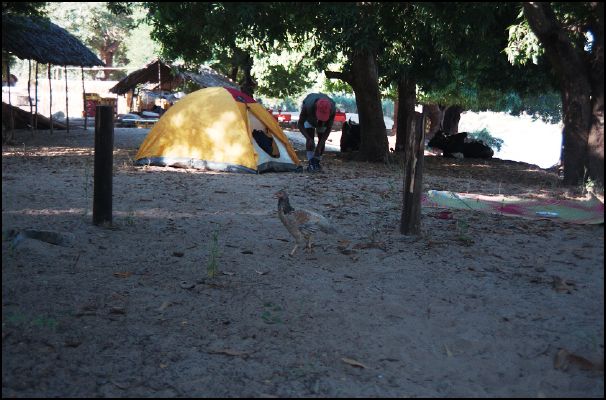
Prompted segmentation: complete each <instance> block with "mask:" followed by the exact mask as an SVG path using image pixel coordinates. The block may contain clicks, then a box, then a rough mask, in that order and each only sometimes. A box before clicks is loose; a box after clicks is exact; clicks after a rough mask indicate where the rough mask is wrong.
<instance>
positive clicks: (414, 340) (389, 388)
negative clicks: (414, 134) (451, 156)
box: [2, 129, 604, 397]
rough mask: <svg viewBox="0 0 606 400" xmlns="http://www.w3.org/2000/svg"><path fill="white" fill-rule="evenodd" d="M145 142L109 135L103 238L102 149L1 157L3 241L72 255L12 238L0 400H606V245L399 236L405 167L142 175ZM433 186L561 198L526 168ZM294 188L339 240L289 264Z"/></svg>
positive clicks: (449, 225) (493, 234)
mask: <svg viewBox="0 0 606 400" xmlns="http://www.w3.org/2000/svg"><path fill="white" fill-rule="evenodd" d="M146 132H147V131H146V130H133V129H116V137H115V148H116V153H115V156H114V164H115V174H114V181H113V210H114V213H113V216H114V217H113V218H114V221H113V222H114V224H113V226H112V227H111V228H101V227H97V226H94V225H92V223H91V221H92V216H91V207H92V189H93V187H92V172H93V156H92V154H93V146H94V140H93V133H92V132H91V131H90V130H89V131H88V133H84V132H82V131H76V132H72V133H71V134H70V135H66V134H65V133H64V132H57V131H55V132H54V134H53V136H52V137H51V136H50V135H48V132H40V133H39V134H38V135H37V136H36V137H34V138H31V137H30V136H29V133H28V132H18V134H17V137H16V138H17V142H18V143H22V144H20V145H15V146H4V147H3V149H2V227H3V232H7V230H8V229H13V230H17V231H19V230H23V229H26V228H30V229H37V230H52V231H55V232H59V233H61V234H62V235H65V236H64V237H65V238H66V240H67V241H66V244H67V245H68V246H57V245H53V244H49V243H47V242H44V241H41V240H36V239H31V238H25V239H23V240H22V241H20V242H18V243H16V245H13V244H15V241H14V240H5V239H6V238H5V237H4V236H3V242H2V395H3V397H68V396H69V397H77V396H82V397H110V396H111V397H162V396H163V397H176V396H179V397H363V396H367V397H408V396H411V397H602V396H603V394H604V375H603V357H604V269H603V261H604V228H603V225H599V226H577V225H567V224H561V223H557V222H553V221H547V220H538V221H529V220H523V219H516V218H509V217H502V216H498V215H487V214H479V213H474V212H471V211H465V210H453V216H454V219H452V220H443V219H439V218H434V217H432V211H434V210H431V209H423V217H422V226H423V233H422V235H421V236H419V237H412V238H411V237H405V236H402V235H400V234H399V233H398V226H399V219H400V212H401V183H402V175H401V172H400V171H401V169H400V168H399V166H398V165H397V164H395V165H391V166H382V165H381V166H378V165H371V164H365V163H356V162H351V161H346V160H344V159H341V158H339V157H337V156H336V155H335V154H334V153H332V154H329V155H328V156H327V157H325V161H324V162H323V164H324V168H325V172H324V173H323V174H321V175H320V174H317V175H309V174H307V173H301V174H284V173H283V174H264V175H258V176H256V175H240V174H224V173H208V172H207V173H203V172H197V171H191V170H183V169H172V168H158V167H150V168H135V167H133V166H132V164H131V158H132V157H133V156H134V154H135V152H136V149H137V147H138V145H139V144H140V143H141V141H142V140H143V138H144V136H145V133H146ZM425 166H426V171H425V176H424V184H425V188H426V189H437V190H453V191H469V192H475V193H494V194H496V193H501V194H530V193H533V194H535V195H536V194H541V195H544V196H562V195H563V193H564V192H563V191H562V190H561V189H559V188H558V187H557V178H556V177H555V176H553V175H552V174H550V173H548V172H546V171H544V170H540V169H539V168H538V167H534V168H533V167H532V166H529V165H527V164H521V163H514V162H506V161H501V160H492V161H491V162H479V163H478V162H472V161H470V160H458V161H452V160H450V161H449V160H443V159H441V158H436V157H431V158H430V157H428V158H426V163H425ZM284 188H285V189H287V190H288V191H289V193H290V195H291V202H292V204H293V206H294V207H295V208H297V207H301V208H308V209H313V210H316V211H319V212H320V213H322V214H323V215H325V216H326V217H328V218H330V219H331V220H332V221H333V222H334V224H335V226H336V227H337V228H338V229H339V230H340V232H341V236H339V237H330V236H322V237H318V240H317V247H316V248H315V251H314V253H313V254H306V253H299V254H298V255H297V257H294V258H290V257H288V255H287V253H288V252H289V251H290V250H291V249H292V247H293V242H292V238H291V237H289V235H288V232H287V231H286V229H285V228H284V227H283V226H282V225H281V223H280V221H279V220H278V218H277V216H276V211H275V210H276V201H275V199H273V198H272V194H273V193H274V192H275V191H276V190H278V189H284ZM213 237H214V238H216V240H213ZM339 239H346V240H349V241H350V244H349V246H348V248H347V249H345V250H344V249H343V248H342V247H339V242H338V240H339ZM213 254H214V256H213ZM213 260H214V261H213ZM213 264H214V266H215V267H216V269H217V271H218V273H217V275H216V276H215V277H214V278H209V277H208V271H209V269H210V268H211V267H212V266H213Z"/></svg>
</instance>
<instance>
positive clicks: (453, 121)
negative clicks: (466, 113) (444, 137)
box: [442, 106, 463, 134]
mask: <svg viewBox="0 0 606 400" xmlns="http://www.w3.org/2000/svg"><path fill="white" fill-rule="evenodd" d="M462 112H463V108H462V107H459V106H450V107H447V108H446V111H444V120H443V122H442V130H444V132H446V133H448V134H456V133H459V121H460V120H461V113H462Z"/></svg>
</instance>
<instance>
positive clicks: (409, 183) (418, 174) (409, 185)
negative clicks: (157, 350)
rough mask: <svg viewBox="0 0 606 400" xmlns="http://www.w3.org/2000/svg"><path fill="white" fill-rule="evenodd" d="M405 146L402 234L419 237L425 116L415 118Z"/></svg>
mask: <svg viewBox="0 0 606 400" xmlns="http://www.w3.org/2000/svg"><path fill="white" fill-rule="evenodd" d="M411 125H412V129H411V132H410V134H409V135H408V136H407V138H406V139H407V140H406V144H405V146H404V147H405V150H404V154H405V163H404V190H403V193H404V199H403V202H404V203H403V205H402V217H401V220H400V233H402V234H404V235H418V234H419V233H420V232H421V199H422V195H423V159H424V153H425V145H424V144H425V136H424V132H425V116H424V114H423V116H422V117H421V118H414V119H413V122H412V124H411Z"/></svg>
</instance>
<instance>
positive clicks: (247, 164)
mask: <svg viewBox="0 0 606 400" xmlns="http://www.w3.org/2000/svg"><path fill="white" fill-rule="evenodd" d="M135 163H136V164H137V165H160V166H174V167H190V168H199V169H208V170H215V171H228V172H249V173H262V172H268V171H276V172H282V171H300V170H301V169H302V167H301V166H300V163H299V159H298V157H297V154H296V153H295V150H294V148H293V147H292V145H291V143H290V142H289V140H288V138H287V137H286V135H285V134H284V132H283V131H282V128H280V125H278V122H277V121H276V120H275V118H274V117H273V116H272V115H271V114H270V113H269V111H267V110H266V109H265V107H263V106H262V105H261V104H259V103H257V102H256V101H255V100H254V99H252V98H251V97H250V96H248V95H246V94H244V93H242V92H240V91H238V90H235V89H232V88H226V87H209V88H205V89H200V90H198V91H195V92H193V93H190V94H188V95H187V96H185V97H184V98H182V99H181V100H179V101H178V102H177V103H175V105H173V106H172V107H171V108H169V109H168V111H167V112H166V113H165V114H164V115H163V116H162V117H161V118H160V120H158V122H157V123H156V124H155V125H154V127H153V128H152V129H151V130H150V132H149V133H148V135H147V137H146V138H145V140H144V141H143V143H142V144H141V147H140V148H139V151H138V152H137V155H136V156H135Z"/></svg>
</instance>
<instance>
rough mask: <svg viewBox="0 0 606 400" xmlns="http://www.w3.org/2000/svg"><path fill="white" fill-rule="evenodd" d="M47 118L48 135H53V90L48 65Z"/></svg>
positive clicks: (49, 66)
mask: <svg viewBox="0 0 606 400" xmlns="http://www.w3.org/2000/svg"><path fill="white" fill-rule="evenodd" d="M48 95H49V99H48V115H49V116H48V118H49V119H50V134H51V135H52V134H53V88H52V83H51V65H50V63H48Z"/></svg>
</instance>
